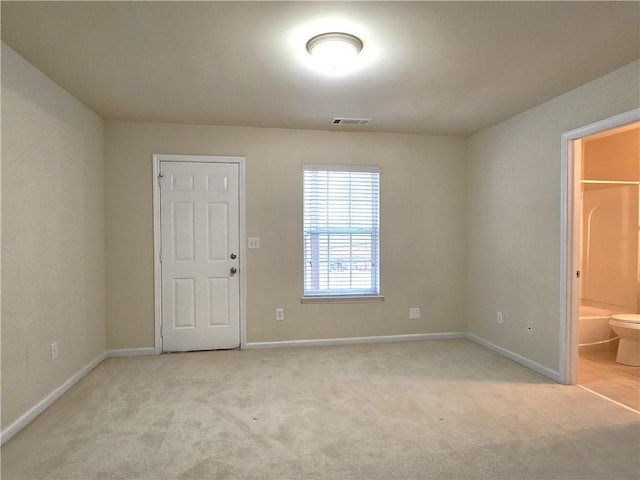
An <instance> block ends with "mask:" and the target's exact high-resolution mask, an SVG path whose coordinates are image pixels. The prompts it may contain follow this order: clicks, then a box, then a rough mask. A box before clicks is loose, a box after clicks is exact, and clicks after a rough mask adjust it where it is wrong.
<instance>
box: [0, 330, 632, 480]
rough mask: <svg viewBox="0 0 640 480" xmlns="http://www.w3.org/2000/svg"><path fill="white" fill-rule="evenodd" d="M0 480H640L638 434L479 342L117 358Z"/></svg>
mask: <svg viewBox="0 0 640 480" xmlns="http://www.w3.org/2000/svg"><path fill="white" fill-rule="evenodd" d="M2 478H3V479H12V478H21V479H35V478H82V479H94V478H95V479H97V478H127V479H137V478H149V479H151V478H203V479H218V478H220V479H222V478H229V479H234V478H256V479H343V478H345V479H347V478H349V479H391V478H406V479H409V478H411V479H413V478H416V479H417V478H436V479H437V478H442V479H454V478H455V479H465V478H470V479H475V478H488V479H523V478H530V479H541V478H554V479H592V478H593V479H596V478H597V479H601V478H602V479H604V478H610V479H638V478H640V418H639V416H638V415H636V414H634V413H633V412H630V411H629V410H626V409H624V408H622V407H619V406H617V405H615V404H613V403H611V402H608V401H606V400H603V399H602V398H599V397H598V396H595V395H593V394H591V393H589V392H587V391H585V390H583V389H581V388H578V387H567V386H562V385H558V384H555V383H552V382H550V381H548V380H546V379H544V378H543V377H541V376H539V375H537V374H536V373H534V372H531V371H529V370H527V369H525V368H523V367H521V366H519V365H517V364H515V363H513V362H511V361H509V360H507V359H505V358H503V357H500V356H498V355H497V354H495V353H493V352H491V351H489V350H486V349H484V348H483V347H480V346H478V345H476V344H474V343H472V342H469V341H467V340H443V341H428V342H414V343H398V344H378V345H354V346H343V347H319V348H296V349H278V350H254V351H219V352H201V353H188V354H173V355H162V356H156V357H135V358H113V359H109V360H107V361H105V362H103V363H102V364H101V365H100V366H98V367H97V368H96V369H95V370H94V371H93V372H91V373H90V374H89V375H88V376H87V377H86V378H85V379H83V380H82V381H81V382H80V383H78V384H77V385H76V386H75V387H74V388H73V389H71V390H70V391H69V392H68V393H67V394H66V395H64V396H63V397H62V398H61V399H60V400H59V401H58V402H56V403H55V404H54V405H53V406H52V407H51V408H49V409H48V410H47V411H46V412H44V413H43V414H42V415H41V416H40V417H39V418H37V419H36V420H35V421H34V422H33V423H31V424H30V425H29V426H28V427H27V428H25V429H24V430H23V431H22V432H20V433H19V434H18V435H16V436H15V437H14V438H13V439H12V440H10V441H9V442H8V443H7V444H5V445H4V447H3V448H2Z"/></svg>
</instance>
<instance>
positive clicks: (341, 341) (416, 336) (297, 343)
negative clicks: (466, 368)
mask: <svg viewBox="0 0 640 480" xmlns="http://www.w3.org/2000/svg"><path fill="white" fill-rule="evenodd" d="M452 338H465V334H464V333H461V332H449V333H410V334H406V335H382V336H375V337H344V338H317V339H311V340H282V341H278V342H248V343H245V344H244V345H243V348H246V349H247V350H250V349H258V348H287V347H319V346H327V345H355V344H358V343H394V342H417V341H421V340H445V339H452Z"/></svg>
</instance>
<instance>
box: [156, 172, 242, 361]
mask: <svg viewBox="0 0 640 480" xmlns="http://www.w3.org/2000/svg"><path fill="white" fill-rule="evenodd" d="M160 175H161V177H160V221H161V245H162V246H161V269H162V274H161V276H162V280H161V281H162V329H161V332H162V350H163V351H164V352H177V351H189V350H212V349H222V348H236V347H238V346H239V345H240V280H239V276H240V274H241V272H239V271H238V270H239V265H240V261H239V258H238V257H239V246H240V238H239V237H240V235H239V223H240V221H239V220H240V217H239V188H238V165H237V164H232V163H198V162H193V163H192V162H171V161H162V162H160Z"/></svg>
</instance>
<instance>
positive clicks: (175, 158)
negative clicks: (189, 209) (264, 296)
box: [153, 154, 247, 355]
mask: <svg viewBox="0 0 640 480" xmlns="http://www.w3.org/2000/svg"><path fill="white" fill-rule="evenodd" d="M245 161H246V160H245V158H244V157H217V156H208V155H164V154H154V155H153V284H154V289H153V290H154V294H153V297H154V303H155V353H156V355H158V354H160V353H162V338H161V336H160V327H161V326H162V270H161V264H160V246H161V241H160V239H161V229H160V227H161V224H160V184H159V182H158V178H159V177H158V176H159V175H160V162H191V163H234V164H236V165H238V186H239V191H238V196H239V197H240V198H239V199H238V200H239V207H240V209H239V211H240V251H239V254H240V273H241V275H240V348H241V349H242V348H245V346H246V343H247V334H246V331H247V329H246V304H247V301H246V291H247V275H246V271H247V262H246V253H247V252H246V245H247V241H246V231H245V223H246V217H245Z"/></svg>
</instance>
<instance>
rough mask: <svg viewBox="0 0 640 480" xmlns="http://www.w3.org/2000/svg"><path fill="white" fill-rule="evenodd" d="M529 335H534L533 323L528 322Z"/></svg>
mask: <svg viewBox="0 0 640 480" xmlns="http://www.w3.org/2000/svg"><path fill="white" fill-rule="evenodd" d="M527 335H533V322H527Z"/></svg>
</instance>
